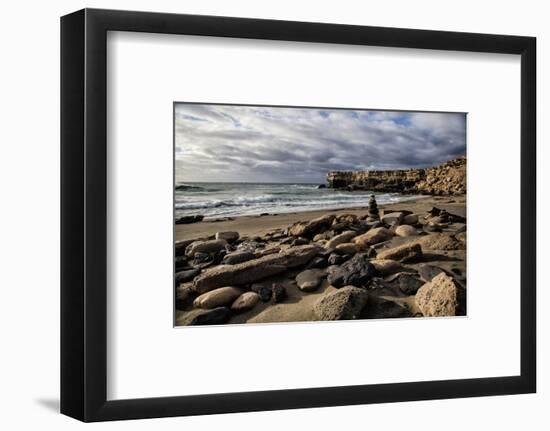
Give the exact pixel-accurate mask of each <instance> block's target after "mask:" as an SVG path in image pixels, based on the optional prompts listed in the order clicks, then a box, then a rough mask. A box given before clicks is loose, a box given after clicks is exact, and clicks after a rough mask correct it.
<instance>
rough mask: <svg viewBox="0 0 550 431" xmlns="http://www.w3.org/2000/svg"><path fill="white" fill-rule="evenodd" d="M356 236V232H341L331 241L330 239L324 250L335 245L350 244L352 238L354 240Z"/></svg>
mask: <svg viewBox="0 0 550 431" xmlns="http://www.w3.org/2000/svg"><path fill="white" fill-rule="evenodd" d="M356 236H357V232H355V231H352V230H348V231H345V232H342V233H341V234H340V235H336V236H335V237H333V238H332V239H330V240H329V241H328V242H327V243H326V244H325V248H327V249H328V248H335V247H336V246H337V245H340V244H344V243H347V242H350V241H351V240H352V238H355V237H356Z"/></svg>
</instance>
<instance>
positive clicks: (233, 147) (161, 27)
mask: <svg viewBox="0 0 550 431" xmlns="http://www.w3.org/2000/svg"><path fill="white" fill-rule="evenodd" d="M535 70H536V41H535V39H534V38H532V37H522V36H503V35H488V34H472V33H455V32H443V31H429V30H411V29H396V28H380V27H363V26H350V25H340V24H318V23H307V22H290V21H272V20H259V19H243V18H227V17H213V16H195V15H175V14H162V13H144V12H127V11H111V10H96V9H85V10H81V11H78V12H75V13H73V14H70V15H67V16H64V17H62V18H61V198H62V199H61V201H62V205H61V216H62V219H61V249H62V251H61V254H62V255H61V265H62V268H61V275H62V277H61V411H62V413H64V414H66V415H69V416H72V417H74V418H77V419H80V420H82V421H105V420H120V419H138V418H153V417H165V416H182V415H200V414H213V413H228V412H245V411H259V410H276V409H291V408H307V407H323V406H336V405H351V404H367V403H382V402H398V401H410V400H427V399H442V398H456V397H473V396H487V395H510V394H523V393H531V392H535V390H536V344H535V340H536V329H535V321H536V316H535V311H536V307H535V301H536V277H535V274H536V268H535V266H536V264H535V256H536V242H535V240H536V220H535V209H536V200H535V178H536V171H535V166H536V163H535V154H536V151H535V149H536V122H535V119H536V112H535V106H536V103H535V100H536V74H535Z"/></svg>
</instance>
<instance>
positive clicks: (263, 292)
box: [250, 284, 273, 302]
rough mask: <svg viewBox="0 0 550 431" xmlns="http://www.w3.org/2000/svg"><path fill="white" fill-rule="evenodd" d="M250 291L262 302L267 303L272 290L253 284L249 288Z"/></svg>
mask: <svg viewBox="0 0 550 431" xmlns="http://www.w3.org/2000/svg"><path fill="white" fill-rule="evenodd" d="M250 290H252V292H256V293H257V294H258V296H259V297H260V299H261V301H262V302H269V301H270V300H271V296H272V295H273V288H272V287H269V286H265V285H263V284H253V285H252V286H251V287H250Z"/></svg>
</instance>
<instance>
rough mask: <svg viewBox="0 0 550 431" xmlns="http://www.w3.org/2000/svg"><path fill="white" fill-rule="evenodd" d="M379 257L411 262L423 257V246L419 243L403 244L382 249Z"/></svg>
mask: <svg viewBox="0 0 550 431" xmlns="http://www.w3.org/2000/svg"><path fill="white" fill-rule="evenodd" d="M376 257H377V259H391V260H396V261H398V262H410V261H413V260H418V259H420V258H421V257H422V247H421V246H420V245H419V244H417V243H410V244H403V245H400V246H398V247H394V248H390V249H387V250H382V251H380V252H379V253H378V255H377V256H376Z"/></svg>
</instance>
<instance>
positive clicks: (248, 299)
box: [231, 292, 260, 313]
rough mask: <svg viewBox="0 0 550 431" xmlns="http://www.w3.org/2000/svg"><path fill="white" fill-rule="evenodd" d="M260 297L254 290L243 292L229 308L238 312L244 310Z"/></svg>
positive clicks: (251, 306)
mask: <svg viewBox="0 0 550 431" xmlns="http://www.w3.org/2000/svg"><path fill="white" fill-rule="evenodd" d="M259 300H260V297H259V296H258V294H257V293H256V292H245V293H243V294H242V295H241V296H239V297H238V298H237V299H236V300H235V301H234V302H233V304H231V310H233V311H235V312H237V313H240V312H243V311H246V310H251V309H252V308H254V307H255V306H256V304H257V303H258V301H259Z"/></svg>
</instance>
